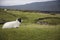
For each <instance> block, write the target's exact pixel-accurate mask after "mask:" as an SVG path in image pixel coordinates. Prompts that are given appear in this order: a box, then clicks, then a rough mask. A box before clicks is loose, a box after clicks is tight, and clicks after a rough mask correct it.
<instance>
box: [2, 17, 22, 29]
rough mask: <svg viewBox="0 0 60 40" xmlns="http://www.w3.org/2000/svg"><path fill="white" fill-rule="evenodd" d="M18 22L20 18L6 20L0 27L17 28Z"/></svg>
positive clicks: (19, 22)
mask: <svg viewBox="0 0 60 40" xmlns="http://www.w3.org/2000/svg"><path fill="white" fill-rule="evenodd" d="M20 24H21V18H18V19H17V20H16V21H11V22H6V23H5V24H4V25H3V27H2V28H3V29H4V28H18V27H19V25H20Z"/></svg>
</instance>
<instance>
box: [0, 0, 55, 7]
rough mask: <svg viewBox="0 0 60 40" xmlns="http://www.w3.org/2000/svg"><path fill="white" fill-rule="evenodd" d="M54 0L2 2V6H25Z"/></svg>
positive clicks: (7, 0) (0, 2) (10, 0)
mask: <svg viewBox="0 0 60 40" xmlns="http://www.w3.org/2000/svg"><path fill="white" fill-rule="evenodd" d="M46 1H54V0H0V6H12V5H23V4H27V3H32V2H46Z"/></svg>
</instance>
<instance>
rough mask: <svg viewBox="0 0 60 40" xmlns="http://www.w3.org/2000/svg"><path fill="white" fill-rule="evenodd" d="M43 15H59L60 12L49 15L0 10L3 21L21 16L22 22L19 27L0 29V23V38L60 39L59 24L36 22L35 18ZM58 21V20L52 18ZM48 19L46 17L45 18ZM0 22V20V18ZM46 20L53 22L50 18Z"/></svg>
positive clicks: (20, 39) (6, 39)
mask: <svg viewBox="0 0 60 40" xmlns="http://www.w3.org/2000/svg"><path fill="white" fill-rule="evenodd" d="M43 17H60V14H56V15H50V14H45V13H38V12H23V11H14V10H12V11H11V10H8V11H3V10H2V11H0V18H3V19H4V20H5V21H13V20H16V18H22V20H23V22H22V23H21V25H20V27H19V28H11V29H2V26H3V24H0V40H60V25H59V24H58V25H45V24H42V25H41V24H37V23H35V20H36V19H38V18H43ZM54 20H55V21H54V22H57V23H59V22H60V19H59V20H56V19H54ZM46 21H48V19H47V20H46ZM0 22H1V20H0ZM48 22H51V23H52V22H53V21H52V19H50V20H49V21H48Z"/></svg>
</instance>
